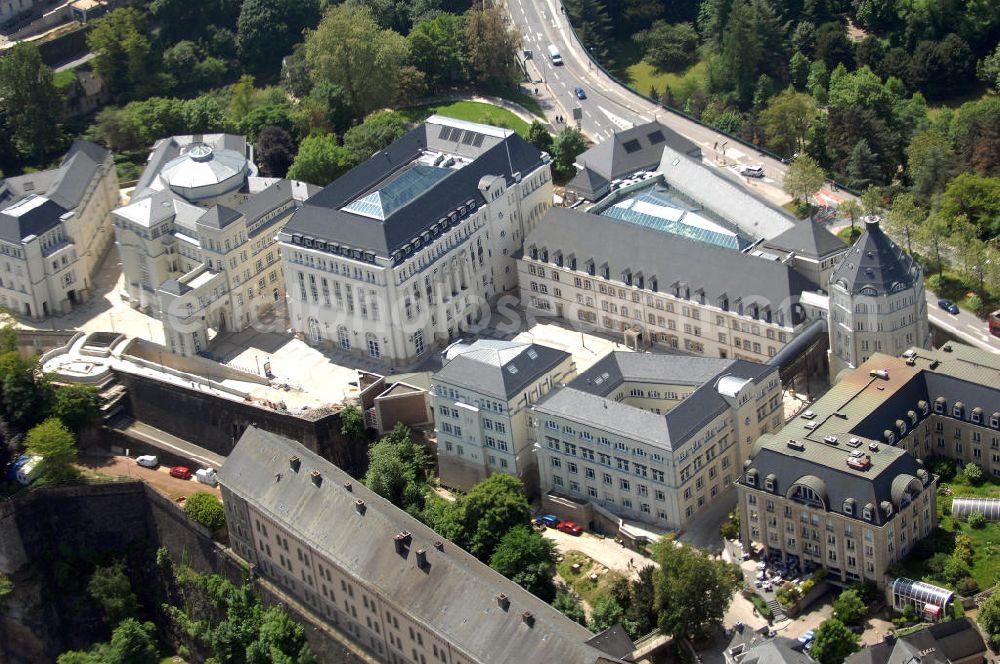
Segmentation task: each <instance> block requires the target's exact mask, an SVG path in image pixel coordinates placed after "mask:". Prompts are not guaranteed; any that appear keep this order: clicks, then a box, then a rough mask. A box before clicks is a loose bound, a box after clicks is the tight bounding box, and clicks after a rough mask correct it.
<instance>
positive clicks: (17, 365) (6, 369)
mask: <svg viewBox="0 0 1000 664" xmlns="http://www.w3.org/2000/svg"><path fill="white" fill-rule="evenodd" d="M50 395H51V392H50V390H49V388H48V384H47V383H46V381H45V379H44V378H43V377H42V376H41V375H40V373H39V370H38V358H37V357H30V358H22V357H21V355H20V354H19V353H18V352H17V351H9V352H7V353H4V354H2V355H0V406H2V415H3V419H5V420H6V421H7V422H9V423H10V424H12V425H14V426H15V427H17V428H18V429H20V430H22V431H23V430H24V429H27V428H28V427H30V426H31V425H33V424H35V423H37V422H38V421H39V420H41V419H42V417H44V415H45V413H46V412H47V411H48V408H49V400H50Z"/></svg>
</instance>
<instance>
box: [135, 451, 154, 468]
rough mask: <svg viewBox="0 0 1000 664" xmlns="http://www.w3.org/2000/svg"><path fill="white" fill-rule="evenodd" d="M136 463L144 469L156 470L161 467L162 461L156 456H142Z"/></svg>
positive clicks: (138, 457) (136, 459)
mask: <svg viewBox="0 0 1000 664" xmlns="http://www.w3.org/2000/svg"><path fill="white" fill-rule="evenodd" d="M135 462H136V463H137V464H139V465H140V466H142V467H143V468H156V467H157V466H159V465H160V460H159V459H158V458H157V457H156V455H154V454H142V455H140V456H137V457H136V458H135Z"/></svg>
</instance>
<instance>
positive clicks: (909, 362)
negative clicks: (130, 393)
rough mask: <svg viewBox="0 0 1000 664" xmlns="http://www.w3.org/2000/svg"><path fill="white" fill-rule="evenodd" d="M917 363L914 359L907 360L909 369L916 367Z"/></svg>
mask: <svg viewBox="0 0 1000 664" xmlns="http://www.w3.org/2000/svg"><path fill="white" fill-rule="evenodd" d="M916 363H917V360H916V359H915V358H912V357H908V358H906V366H908V367H912V366H914V365H915V364H916Z"/></svg>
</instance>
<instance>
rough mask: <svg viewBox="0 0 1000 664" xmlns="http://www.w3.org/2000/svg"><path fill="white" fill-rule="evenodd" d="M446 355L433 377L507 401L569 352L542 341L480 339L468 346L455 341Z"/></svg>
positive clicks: (567, 356) (559, 361)
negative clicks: (444, 362)
mask: <svg viewBox="0 0 1000 664" xmlns="http://www.w3.org/2000/svg"><path fill="white" fill-rule="evenodd" d="M445 356H446V357H450V358H451V359H450V360H447V362H446V364H445V365H444V366H443V367H442V368H441V370H440V371H438V372H437V373H436V374H434V380H443V381H446V382H448V383H451V384H453V385H460V386H462V387H464V388H467V389H470V390H475V391H476V392H481V393H482V394H489V395H492V396H495V397H497V398H499V399H503V400H505V401H506V400H509V399H511V398H512V397H514V396H515V395H517V394H518V393H520V392H521V391H522V390H524V388H525V387H527V386H528V385H530V384H531V383H533V382H535V381H536V380H538V379H539V378H541V377H542V376H543V375H545V374H546V373H547V372H549V371H551V370H552V369H553V368H554V367H556V366H557V365H559V364H560V363H562V362H564V361H565V360H566V359H567V358H569V356H570V354H569V353H567V352H566V351H562V350H558V349H556V348H551V347H549V346H543V345H541V344H527V343H522V342H515V341H492V340H486V339H482V340H479V341H476V342H475V343H473V344H468V345H467V344H455V345H453V346H451V347H449V348H448V349H447V350H446V351H445Z"/></svg>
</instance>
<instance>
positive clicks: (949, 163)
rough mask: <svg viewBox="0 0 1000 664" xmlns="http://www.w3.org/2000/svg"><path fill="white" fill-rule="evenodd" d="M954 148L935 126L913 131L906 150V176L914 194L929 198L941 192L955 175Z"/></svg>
mask: <svg viewBox="0 0 1000 664" xmlns="http://www.w3.org/2000/svg"><path fill="white" fill-rule="evenodd" d="M955 169H956V162H955V151H954V149H952V147H951V143H950V142H949V141H948V138H947V137H946V136H945V135H944V134H942V133H941V132H940V131H938V130H936V129H928V130H926V131H922V132H920V133H918V134H915V135H914V136H913V138H912V139H910V145H909V147H908V148H907V149H906V175H907V177H909V179H910V182H911V183H912V190H913V193H915V194H916V195H918V196H920V197H922V198H925V199H926V198H930V197H931V196H934V195H935V194H940V193H941V192H942V191H944V189H945V187H946V186H947V185H948V181H949V180H951V178H952V176H953V175H954V174H955Z"/></svg>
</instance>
